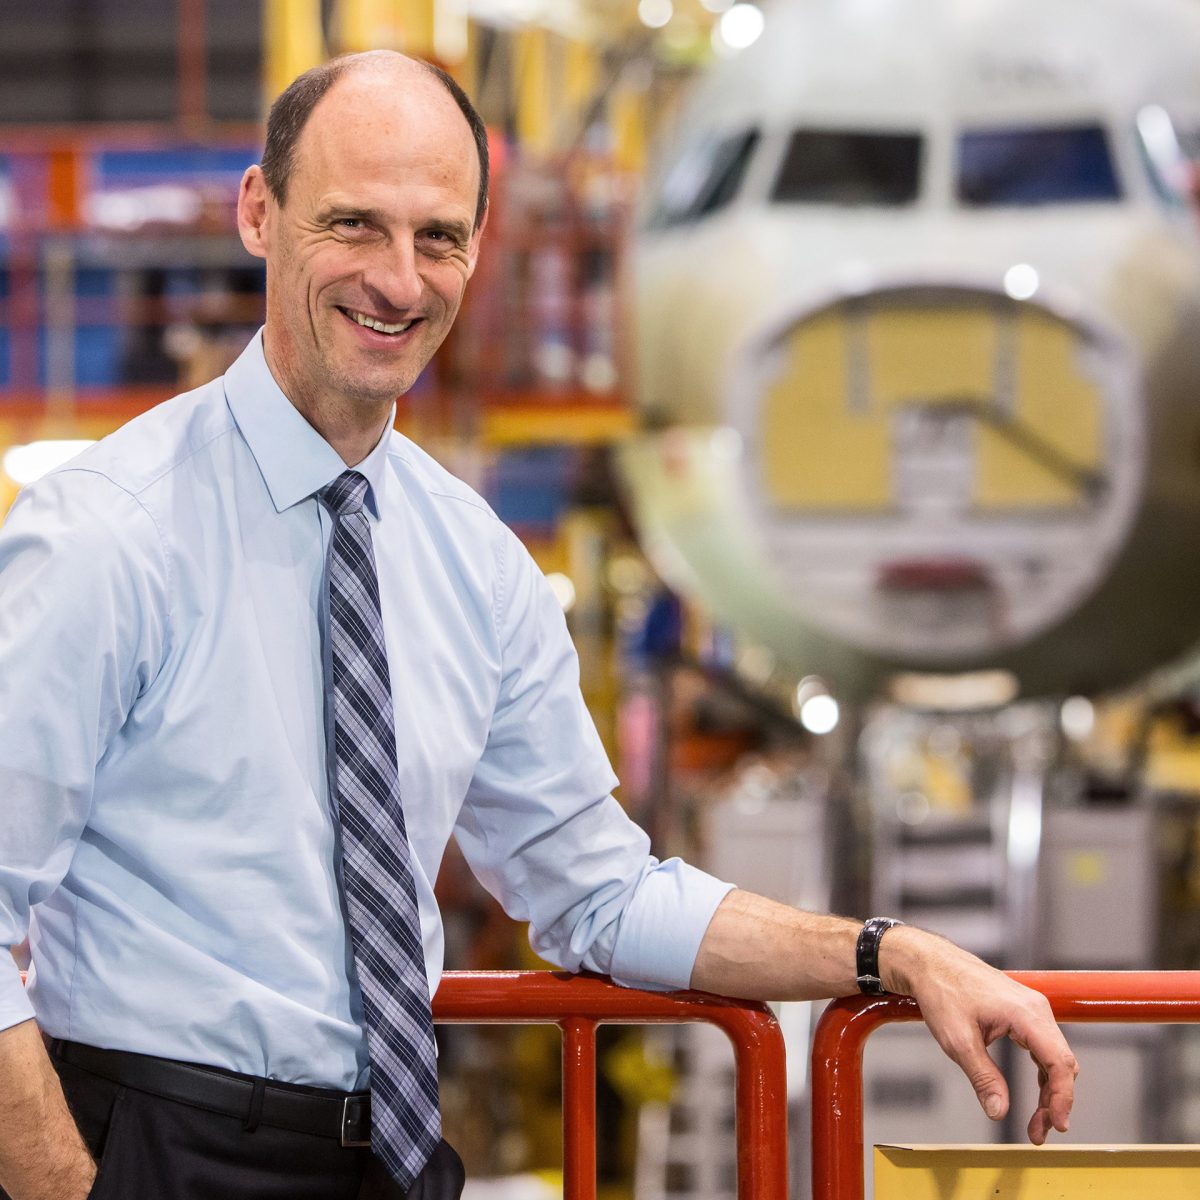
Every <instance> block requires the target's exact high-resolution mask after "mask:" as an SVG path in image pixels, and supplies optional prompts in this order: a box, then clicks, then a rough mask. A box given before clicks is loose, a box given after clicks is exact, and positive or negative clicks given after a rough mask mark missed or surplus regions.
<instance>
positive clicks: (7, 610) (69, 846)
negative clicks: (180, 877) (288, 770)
mask: <svg viewBox="0 0 1200 1200" xmlns="http://www.w3.org/2000/svg"><path fill="white" fill-rule="evenodd" d="M166 577H167V564H166V561H165V557H164V555H163V553H162V550H161V546H160V543H159V542H158V539H157V534H156V531H155V529H154V526H153V523H152V522H151V520H150V518H149V517H148V516H147V514H146V513H145V511H144V510H143V509H142V507H141V506H140V505H139V504H138V502H137V500H136V499H135V498H134V497H133V496H131V495H129V494H128V493H127V492H125V491H123V490H122V489H121V488H119V487H116V486H115V485H114V484H112V483H111V482H110V481H109V480H107V479H105V478H104V477H102V476H99V475H96V474H93V473H91V472H88V471H81V470H70V469H67V470H63V471H60V472H57V473H55V474H52V475H50V476H48V477H46V478H45V479H43V480H41V481H39V482H38V483H37V484H35V485H33V486H32V487H30V488H27V489H26V490H25V491H23V492H22V493H21V494H20V496H18V498H17V500H16V503H15V504H14V505H13V508H12V510H11V512H10V513H9V515H8V518H7V519H6V521H5V523H4V526H3V528H2V529H0V798H2V799H0V811H2V812H3V814H4V815H3V819H2V820H0V947H8V946H12V945H15V944H17V943H19V942H20V941H22V940H23V939H24V937H25V936H26V933H27V932H28V928H29V918H30V910H31V908H33V907H34V906H35V905H37V904H38V903H39V901H41V900H44V899H45V898H46V897H48V896H49V895H50V894H51V893H52V892H53V891H54V890H55V889H56V888H57V887H58V886H59V884H60V883H61V881H62V880H63V878H64V876H65V875H66V874H67V872H68V870H69V868H70V865H71V859H72V856H73V854H74V851H75V847H76V845H77V843H78V840H79V837H80V834H81V833H82V831H83V828H84V826H85V824H86V823H87V819H88V813H89V810H90V807H91V800H92V787H93V782H94V779H95V771H96V765H97V763H98V762H99V760H100V758H101V757H102V756H103V754H104V752H105V748H106V747H107V745H108V744H109V741H110V739H111V738H112V736H113V734H114V733H115V732H116V731H117V730H118V729H119V728H120V727H121V725H122V724H123V723H124V721H125V719H126V717H127V715H128V713H129V711H130V709H131V707H132V705H133V703H134V701H135V700H136V698H137V696H138V694H139V692H140V691H141V690H142V689H143V688H144V687H145V686H146V684H147V683H148V682H149V680H150V679H151V678H152V676H153V673H154V672H155V670H156V667H157V664H158V663H160V661H161V656H162V652H163V644H164V638H165V611H166V603H165V596H166V594H167V586H166ZM35 967H36V964H35ZM33 1015H34V1014H33V1010H32V1008H31V1006H30V1004H29V1001H28V999H27V998H26V996H25V994H24V989H23V987H22V985H21V980H20V974H19V972H18V970H17V967H16V964H15V963H14V962H13V961H12V959H11V956H10V955H8V954H7V953H6V952H3V951H0V1028H7V1027H9V1026H11V1025H14V1024H17V1023H18V1022H20V1021H24V1020H28V1019H29V1018H30V1017H32V1016H33Z"/></svg>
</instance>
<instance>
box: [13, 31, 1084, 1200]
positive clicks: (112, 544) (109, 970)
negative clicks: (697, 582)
mask: <svg viewBox="0 0 1200 1200" xmlns="http://www.w3.org/2000/svg"><path fill="white" fill-rule="evenodd" d="M486 169H487V161H486V142H485V140H484V139H483V132H482V127H481V126H480V125H479V123H478V118H477V117H476V116H475V114H474V112H473V110H472V109H471V108H470V105H469V103H468V102H467V101H466V98H465V97H464V96H462V94H461V93H460V92H458V91H457V90H456V89H455V88H454V86H453V84H452V83H451V82H450V81H449V80H448V79H447V78H446V77H444V76H441V75H440V74H438V73H435V72H434V71H432V70H431V69H430V68H429V67H427V66H426V65H425V64H421V63H417V62H414V61H413V60H410V59H407V58H404V57H402V56H399V55H394V54H390V53H375V54H369V55H362V56H355V57H352V58H348V59H341V60H337V61H335V62H334V63H333V64H330V65H328V66H326V67H324V68H319V69H317V70H316V71H314V72H309V73H308V74H307V75H305V76H302V77H301V78H300V79H299V80H297V81H296V83H294V84H293V85H292V87H291V88H289V89H288V91H287V92H286V93H285V94H284V96H283V97H281V98H280V101H279V102H278V103H277V104H276V106H275V108H274V109H273V111H272V115H271V119H270V122H269V127H268V138H267V149H266V152H265V154H264V161H263V165H262V167H261V168H260V167H251V168H250V169H249V170H248V171H247V172H246V175H245V177H244V179H243V182H242V188H241V194H240V198H239V206H238V220H239V228H240V231H241V236H242V239H243V242H244V243H245V245H246V247H247V249H248V250H249V251H250V252H251V253H252V254H254V255H257V256H259V257H262V258H264V259H265V260H266V265H267V320H266V325H265V327H264V331H263V333H262V334H261V335H260V337H259V338H256V339H255V341H254V342H253V343H251V345H250V347H249V348H248V349H247V351H246V352H245V353H244V354H243V356H242V357H241V359H239V361H238V362H237V363H236V364H235V365H234V367H232V368H231V369H230V371H229V372H228V373H227V374H226V376H224V378H223V379H219V380H216V381H215V382H214V383H212V384H209V385H206V386H205V387H203V388H200V389H198V390H197V391H196V392H193V393H189V394H187V395H185V396H181V397H178V398H176V399H175V400H174V401H171V402H169V403H168V404H165V405H162V406H160V407H159V408H157V409H155V410H154V411H153V412H151V413H149V414H147V415H146V416H144V417H142V418H139V419H138V420H136V421H134V422H131V423H130V424H129V425H128V426H126V427H125V428H124V429H123V430H121V431H119V432H118V433H117V434H115V435H113V436H112V437H111V438H108V439H105V441H104V442H102V443H101V444H100V445H98V446H97V447H94V448H93V449H92V450H90V451H88V452H87V453H85V454H84V455H82V456H81V457H79V458H77V459H76V460H74V461H73V462H72V463H70V464H68V465H67V467H65V468H63V469H60V470H59V471H57V472H54V473H53V474H51V475H50V476H48V477H47V478H45V479H44V480H42V481H40V482H39V483H38V484H36V485H34V486H33V487H31V488H29V489H27V490H26V491H25V492H24V493H23V494H22V496H21V498H20V499H19V500H18V502H17V504H16V505H15V506H14V509H13V511H12V513H11V515H10V518H9V520H8V522H7V523H6V525H5V528H4V530H3V532H2V533H0V712H2V713H3V720H2V721H0V786H2V788H3V794H4V796H5V805H6V809H5V812H6V816H5V819H4V824H3V827H2V828H0V936H2V937H3V938H4V939H5V940H6V942H7V943H15V942H17V941H19V940H20V939H21V938H22V937H23V936H24V933H25V930H26V927H27V926H30V927H31V945H32V951H33V968H34V969H33V973H32V975H31V979H30V987H29V995H28V998H27V996H26V993H25V992H24V991H23V990H22V989H21V987H20V984H19V982H18V980H17V979H16V976H15V971H14V972H13V973H11V975H10V976H9V977H7V978H0V1186H3V1187H4V1188H5V1189H6V1190H7V1192H8V1194H9V1195H10V1196H11V1197H12V1198H13V1200H83V1197H85V1196H89V1195H91V1196H94V1197H101V1198H103V1197H114V1196H122V1197H135V1196H136V1197H143V1196H148V1197H164V1198H168V1200H199V1198H201V1197H210V1196H211V1197H216V1196H221V1197H226V1198H229V1200H240V1198H245V1200H266V1198H269V1197H279V1198H280V1200H283V1198H285V1197H286V1198H287V1200H298V1198H299V1200H304V1198H307V1197H312V1198H313V1200H317V1198H322V1200H324V1198H327V1197H345V1198H346V1200H351V1198H352V1197H355V1196H362V1197H367V1196H399V1195H408V1196H409V1197H410V1200H412V1198H418V1197H423V1198H427V1200H433V1198H440V1197H443V1196H448V1197H449V1196H455V1195H457V1194H458V1192H459V1190H460V1188H461V1182H462V1180H461V1167H460V1165H459V1164H458V1162H457V1158H456V1156H454V1154H453V1152H452V1151H451V1150H450V1149H449V1148H448V1147H447V1146H446V1145H445V1143H444V1142H442V1141H441V1140H440V1134H439V1128H440V1127H439V1124H438V1117H437V1111H436V1080H434V1082H433V1083H432V1084H430V1082H429V1080H430V1079H431V1078H433V1077H432V1074H431V1073H432V1058H431V1050H430V1046H431V1042H430V1039H429V1034H428V995H427V992H426V990H425V989H426V987H427V984H428V985H432V986H436V983H437V979H438V977H439V975H440V971H441V951H442V942H441V928H440V923H439V921H438V916H437V909H436V904H435V902H434V899H433V893H432V881H433V879H434V877H435V876H436V872H437V867H438V863H439V861H440V859H441V856H442V852H443V850H444V847H445V845H446V842H447V839H448V838H449V836H450V835H451V834H452V833H453V834H454V836H455V837H456V838H457V839H458V841H459V844H460V845H461V847H462V849H463V851H464V853H465V855H466V857H467V859H468V861H469V862H470V863H471V865H472V867H473V869H474V870H475V871H476V873H477V874H478V875H479V876H480V878H481V879H482V880H483V882H484V883H485V884H486V885H487V886H488V887H489V889H490V890H492V891H493V893H495V894H496V895H497V896H498V897H499V898H500V899H501V901H502V902H503V903H504V905H505V907H506V908H507V910H508V911H509V912H510V913H511V914H512V915H513V916H515V917H517V918H518V919H522V920H528V921H529V922H530V927H531V934H530V936H531V940H532V941H533V943H534V945H535V947H536V948H537V949H538V950H539V951H540V952H541V953H543V954H545V955H547V956H548V957H550V958H552V959H554V960H555V961H558V962H560V963H561V964H563V965H564V966H566V967H568V968H570V969H578V968H580V967H587V968H591V969H594V970H599V971H604V972H607V973H609V974H612V975H613V976H614V977H615V978H617V979H618V980H619V981H621V982H626V983H640V984H644V985H647V986H652V987H682V986H685V985H688V984H690V985H691V986H693V987H697V988H702V989H705V990H708V991H715V992H724V993H728V994H731V995H735V996H742V997H765V998H806V997H812V998H815V997H827V996H835V995H845V994H849V993H852V992H854V991H855V990H856V987H857V986H859V983H860V979H859V977H860V976H862V975H867V976H878V977H879V980H881V986H883V987H885V988H887V989H888V990H891V991H898V992H906V993H909V994H912V995H914V996H916V997H917V998H918V999H919V1001H920V1003H921V1006H922V1009H923V1011H924V1014H925V1017H926V1019H927V1021H928V1023H929V1026H930V1028H931V1030H932V1031H933V1033H934V1036H935V1037H936V1038H937V1039H938V1041H939V1043H940V1044H941V1045H942V1047H943V1048H944V1049H945V1050H946V1051H947V1053H949V1054H950V1055H951V1056H952V1057H953V1058H954V1059H955V1060H956V1061H957V1062H958V1063H959V1064H960V1065H961V1066H962V1068H963V1069H964V1071H965V1072H966V1073H967V1075H968V1077H969V1078H970V1080H971V1083H972V1085H973V1086H974V1088H975V1091H976V1093H977V1095H978V1097H979V1100H980V1102H981V1103H982V1104H983V1106H984V1108H985V1110H986V1111H987V1112H988V1114H989V1115H990V1116H992V1117H994V1118H999V1117H1000V1116H1002V1115H1003V1113H1004V1112H1005V1111H1006V1108H1007V1105H1008V1096H1007V1090H1006V1087H1005V1083H1004V1081H1003V1079H1002V1078H1001V1077H1000V1075H999V1074H998V1073H997V1071H996V1069H995V1067H994V1066H993V1064H992V1062H991V1060H990V1058H989V1057H988V1055H987V1052H986V1046H987V1045H988V1044H990V1043H991V1042H992V1041H993V1040H995V1039H996V1038H998V1037H1001V1036H1004V1035H1008V1036H1010V1037H1012V1038H1013V1039H1014V1040H1016V1041H1017V1042H1018V1043H1019V1044H1021V1045H1022V1046H1024V1047H1026V1048H1027V1049H1028V1050H1029V1051H1030V1052H1031V1053H1032V1055H1033V1057H1034V1058H1035V1059H1036V1061H1037V1062H1038V1064H1039V1068H1040V1074H1041V1083H1042V1086H1041V1094H1040V1096H1039V1099H1038V1104H1037V1108H1036V1111H1035V1112H1034V1114H1033V1117H1032V1119H1031V1120H1030V1123H1029V1136H1030V1138H1031V1139H1032V1140H1033V1141H1034V1142H1037V1143H1040V1142H1042V1141H1044V1139H1045V1137H1046V1135H1047V1133H1048V1132H1049V1130H1050V1128H1051V1127H1054V1128H1057V1129H1060V1130H1065V1129H1066V1127H1067V1122H1068V1115H1069V1111H1070V1107H1071V1101H1072V1095H1073V1082H1074V1076H1075V1064H1074V1060H1073V1059H1072V1057H1071V1055H1070V1051H1069V1050H1068V1048H1067V1045H1066V1043H1065V1041H1064V1040H1063V1038H1062V1036H1061V1034H1060V1033H1059V1031H1058V1029H1057V1027H1056V1026H1055V1024H1054V1022H1053V1020H1052V1018H1051V1016H1050V1012H1049V1008H1048V1005H1047V1004H1046V1003H1045V1001H1044V1000H1043V998H1042V997H1040V996H1039V995H1037V994H1035V993H1032V992H1030V991H1028V990H1026V989H1024V988H1021V987H1019V986H1018V985H1016V984H1014V983H1012V982H1011V981H1010V980H1009V979H1008V978H1007V977H1006V976H1004V975H1002V974H1000V973H998V972H995V971H993V970H992V969H991V968H989V967H987V966H986V965H985V964H983V963H981V962H980V961H978V960H977V959H975V958H973V957H972V956H971V955H968V954H966V953H965V952H963V951H961V950H959V949H957V948H956V947H954V946H952V945H951V944H950V943H948V942H945V941H943V940H942V939H940V938H937V937H934V936H933V935H930V934H926V933H923V932H921V931H919V930H916V929H911V928H907V927H903V926H901V927H898V928H889V927H887V926H886V925H880V924H871V925H869V926H868V927H867V928H865V929H864V927H863V926H862V925H860V923H858V922H853V921H847V920H842V919H840V918H834V917H823V916H816V915H813V914H807V913H801V912H797V911H794V910H792V909H789V908H786V907H785V906H782V905H779V904H775V903H772V902H770V901H768V900H765V899H763V898H761V897H757V896H754V895H752V894H750V893H747V892H744V891H737V890H731V889H729V888H728V887H727V886H725V885H723V884H720V883H719V882H718V881H716V880H713V879H711V878H710V877H709V876H707V875H704V874H703V873H702V872H699V871H696V870H694V869H692V868H690V867H687V866H686V865H685V864H682V863H680V862H678V861H677V860H673V861H671V862H667V863H658V862H657V861H656V860H654V859H653V858H651V857H650V856H649V854H648V845H647V842H646V839H645V837H644V835H643V834H642V833H641V831H640V830H637V829H636V828H635V827H634V826H632V825H631V824H630V823H629V822H628V821H627V819H626V818H625V817H624V815H623V814H622V812H621V810H620V808H619V806H618V805H617V804H616V802H615V801H614V800H613V799H612V798H611V796H610V794H609V793H610V791H611V788H612V786H613V784H614V782H615V780H614V779H613V777H612V774H611V771H610V770H609V768H608V765H607V763H606V761H605V759H604V756H603V753H602V751H601V749H600V746H599V743H598V739H597V738H596V735H595V732H594V730H593V728H592V726H591V724H590V721H589V720H588V718H587V715H586V713H585V711H584V709H583V706H582V702H581V700H580V698H579V693H578V687H577V675H576V667H575V662H574V657H573V653H572V651H571V648H570V644H569V640H568V638H567V636H566V632H565V626H564V624H563V621H562V617H561V613H560V612H559V610H558V608H557V605H556V604H555V602H554V599H553V597H552V596H551V594H550V593H549V590H548V588H547V587H546V586H545V584H544V581H543V580H542V579H541V577H540V575H539V574H538V572H537V571H536V569H535V568H534V567H533V565H532V563H531V561H530V559H529V557H528V555H526V554H525V553H524V551H523V550H522V548H521V547H520V545H519V543H517V542H516V539H515V538H514V537H513V536H512V535H511V533H509V532H508V531H507V530H505V529H504V528H503V527H502V526H501V525H500V524H499V522H497V521H496V519H495V517H494V516H493V515H492V514H491V512H490V510H488V509H487V507H486V505H484V504H483V502H482V501H480V500H479V499H478V497H476V496H475V495H474V494H473V493H472V492H471V491H470V490H469V489H467V488H466V487H465V486H463V485H462V484H461V483H459V482H458V481H457V480H454V479H453V478H452V477H450V476H449V475H447V474H446V473H445V472H444V471H442V470H441V469H440V468H439V467H437V465H436V464H434V463H433V462H432V461H431V460H430V459H429V458H428V457H427V456H425V455H424V454H422V453H421V451H420V450H418V449H417V448H416V447H415V446H413V445H412V444H411V443H409V442H408V441H407V440H406V439H404V438H401V437H399V436H398V435H396V434H393V433H392V432H391V431H390V430H391V423H392V420H393V414H394V407H393V406H394V400H395V397H396V396H397V395H398V394H400V393H402V392H404V391H405V390H406V389H407V388H409V387H410V386H411V385H412V383H413V381H414V380H415V379H416V377H417V375H418V374H419V372H420V371H421V369H422V368H423V367H424V366H425V364H426V363H427V362H428V360H429V358H430V356H431V355H432V354H433V352H434V350H435V349H436V348H437V346H438V345H439V344H440V342H441V341H442V339H443V338H444V337H445V335H446V332H447V330H448V329H449V327H450V324H451V322H452V321H453V319H454V317H455V314H456V313H457V311H458V307H459V304H460V302H461V299H462V295H463V290H464V288H465V286H466V283H467V280H468V279H469V278H470V276H471V274H472V272H473V270H474V268H475V262H476V258H477V255H478V253H479V245H480V238H481V236H482V233H483V228H484V224H485V222H486V216H487V176H486ZM348 468H354V469H353V470H349V469H348ZM389 691H390V695H389ZM376 785H378V786H376ZM380 864H382V866H381V865H380ZM418 934H419V935H420V936H419V938H418ZM381 947H382V949H381ZM414 956H415V961H416V962H417V964H418V965H417V966H416V967H415V969H414V968H413V962H414ZM31 1001H32V1006H31ZM35 1011H36V1015H37V1019H38V1022H39V1024H40V1026H41V1031H42V1033H44V1034H45V1035H46V1036H47V1037H48V1038H49V1039H51V1040H50V1046H51V1051H52V1056H53V1061H52V1059H51V1057H48V1056H47V1053H46V1051H45V1050H44V1049H43V1043H42V1038H41V1036H39V1030H38V1026H37V1025H35V1023H34V1020H33V1015H34V1012H35ZM368 1088H369V1090H370V1092H371V1097H370V1107H369V1108H368V1104H367V1100H366V1095H365V1093H366V1091H367V1090H368ZM64 1091H65V1093H66V1101H64ZM368 1112H369V1113H370V1116H369V1118H368V1117H366V1116H364V1114H366V1113H368ZM347 1131H349V1134H347ZM368 1142H369V1146H370V1148H369V1149H368V1148H367V1143H368ZM343 1143H348V1144H343ZM97 1161H98V1164H99V1167H98V1172H99V1173H97Z"/></svg>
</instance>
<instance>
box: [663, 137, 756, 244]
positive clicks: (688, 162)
mask: <svg viewBox="0 0 1200 1200" xmlns="http://www.w3.org/2000/svg"><path fill="white" fill-rule="evenodd" d="M758 138H759V134H758V130H757V129H747V130H743V131H742V132H741V133H735V134H732V135H727V136H724V137H717V136H711V137H708V138H705V139H703V140H702V141H699V142H697V143H696V144H695V145H693V146H692V147H691V148H690V149H689V150H688V151H687V152H686V153H685V154H684V155H683V156H682V157H681V158H680V159H679V160H678V162H676V163H675V165H674V166H673V167H671V169H670V170H669V171H668V172H667V174H666V177H665V178H664V180H663V183H662V190H661V192H660V194H659V198H658V206H657V207H656V208H655V210H654V215H653V216H652V217H651V221H650V223H651V224H652V225H658V226H667V225H680V224H683V223H684V222H685V221H698V220H699V219H700V218H701V217H705V216H707V215H708V214H709V213H712V212H716V211H717V210H718V209H721V208H724V207H725V206H726V205H727V204H729V203H731V202H732V201H733V199H734V198H735V197H736V196H737V193H738V188H739V187H741V184H742V179H743V178H744V177H745V174H746V168H747V167H748V166H749V165H750V160H751V158H752V157H753V156H754V148H755V146H757V145H758Z"/></svg>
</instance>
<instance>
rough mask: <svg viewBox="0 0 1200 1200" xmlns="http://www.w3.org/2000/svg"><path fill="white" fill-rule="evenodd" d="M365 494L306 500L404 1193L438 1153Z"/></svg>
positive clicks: (394, 1170)
mask: <svg viewBox="0 0 1200 1200" xmlns="http://www.w3.org/2000/svg"><path fill="white" fill-rule="evenodd" d="M366 491H367V481H366V479H365V478H364V477H363V476H362V475H360V474H359V473H358V472H357V471H345V472H343V473H342V474H341V475H339V476H338V478H337V479H335V480H334V481H333V483H331V484H329V486H328V487H325V488H322V489H321V491H320V492H319V493H318V495H319V497H320V499H321V501H322V503H324V504H325V505H326V506H327V507H328V509H329V510H330V512H331V513H332V515H333V522H334V525H333V537H332V539H331V543H330V548H329V562H328V567H327V570H326V586H327V588H328V595H327V600H328V613H329V641H328V649H327V652H326V670H327V671H328V672H329V679H328V684H329V686H330V687H331V690H332V693H333V730H332V739H331V742H332V744H331V747H330V753H331V757H332V759H333V764H332V765H333V770H332V772H331V780H332V783H333V788H334V792H335V798H336V805H337V810H338V817H339V821H340V824H341V832H342V882H343V886H344V888H345V893H346V905H347V909H348V912H349V917H350V940H351V943H352V945H353V947H354V961H355V965H356V967H357V969H358V981H359V986H360V987H361V989H362V998H363V1009H364V1012H365V1015H366V1021H367V1043H368V1046H369V1049H370V1054H371V1150H372V1152H373V1153H374V1154H375V1156H376V1157H377V1158H379V1159H381V1160H382V1162H383V1163H384V1165H385V1166H386V1167H387V1169H388V1171H389V1173H390V1174H391V1175H392V1177H393V1178H394V1179H395V1180H396V1182H397V1183H399V1184H400V1186H401V1187H403V1188H405V1189H406V1190H407V1189H408V1187H409V1186H410V1185H411V1184H412V1182H413V1180H414V1179H415V1178H416V1176H417V1175H418V1174H420V1171H421V1168H422V1167H424V1165H425V1163H426V1162H427V1161H428V1159H429V1156H430V1154H431V1153H432V1152H433V1149H434V1147H435V1146H436V1145H437V1144H438V1141H439V1139H440V1137H441V1115H440V1112H439V1107H438V1081H437V1055H436V1051H435V1048H434V1041H433V1020H432V1017H431V1016H430V1010H429V981H428V977H427V976H426V974H425V958H424V954H423V951H422V948H421V925H420V921H419V919H418V916H417V893H416V887H415V885H414V883H413V873H412V865H411V858H410V850H409V845H408V837H407V836H406V834H405V830H404V814H403V812H402V810H401V807H400V787H399V781H398V777H397V767H396V727H395V722H394V719H393V714H392V692H391V680H390V678H389V675H388V664H387V648H386V646H385V645H384V640H383V621H382V618H381V616H380V610H379V580H378V578H377V576H376V573H375V556H374V553H373V552H372V550H371V529H370V526H369V524H368V523H367V514H366V513H365V512H363V500H364V498H365V496H366Z"/></svg>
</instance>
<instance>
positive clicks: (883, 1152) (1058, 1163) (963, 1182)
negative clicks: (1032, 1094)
mask: <svg viewBox="0 0 1200 1200" xmlns="http://www.w3.org/2000/svg"><path fill="white" fill-rule="evenodd" d="M1142 1198H1145V1200H1200V1146H1083V1145H1076V1146H1041V1147H1038V1146H876V1147H875V1200H1142Z"/></svg>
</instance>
